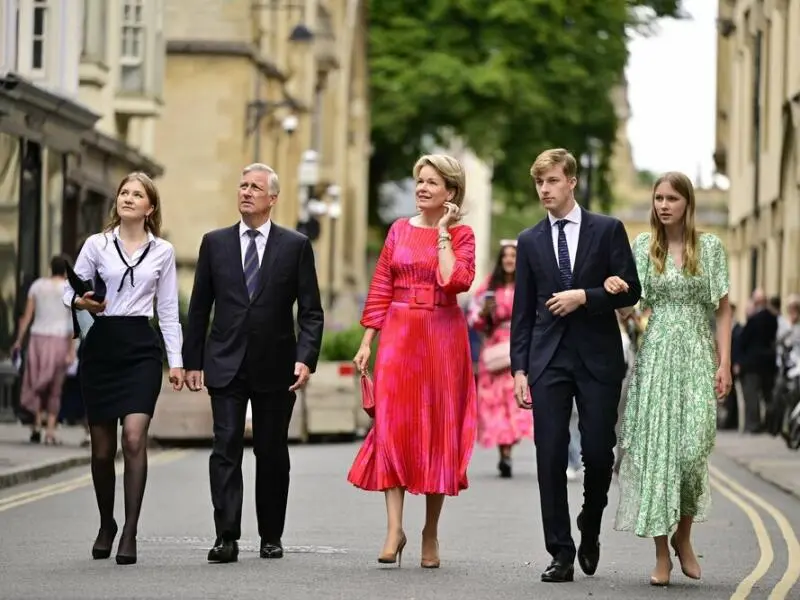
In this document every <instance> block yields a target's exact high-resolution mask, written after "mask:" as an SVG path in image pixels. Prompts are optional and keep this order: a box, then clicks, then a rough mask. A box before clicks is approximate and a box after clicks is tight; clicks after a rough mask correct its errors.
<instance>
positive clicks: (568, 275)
mask: <svg viewBox="0 0 800 600" xmlns="http://www.w3.org/2000/svg"><path fill="white" fill-rule="evenodd" d="M567 223H569V221H567V220H566V219H561V220H560V221H556V225H558V271H559V273H561V283H563V284H564V287H565V288H567V289H568V290H569V289H571V288H572V265H571V264H570V262H569V247H568V246H567V234H565V233H564V227H565V226H566V224H567Z"/></svg>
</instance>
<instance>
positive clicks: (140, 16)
mask: <svg viewBox="0 0 800 600" xmlns="http://www.w3.org/2000/svg"><path fill="white" fill-rule="evenodd" d="M143 4H144V2H143V1H142V0H124V1H123V3H122V48H121V52H120V88H121V89H122V91H124V92H143V91H144V63H145V27H144V6H143Z"/></svg>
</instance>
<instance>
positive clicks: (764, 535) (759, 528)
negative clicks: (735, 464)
mask: <svg viewBox="0 0 800 600" xmlns="http://www.w3.org/2000/svg"><path fill="white" fill-rule="evenodd" d="M709 479H710V481H711V485H712V487H714V488H715V489H716V490H717V491H718V492H719V493H720V494H722V495H723V496H725V497H726V498H727V499H728V500H730V501H731V502H733V503H734V504H735V505H736V506H738V507H739V508H740V509H741V510H742V512H743V513H744V514H745V515H746V516H747V518H748V519H749V520H750V524H751V525H752V526H753V532H755V534H756V540H758V550H759V558H758V562H757V563H756V566H755V567H753V570H752V571H750V573H749V574H748V575H747V577H745V578H744V579H742V581H741V582H740V583H739V585H738V586H737V587H736V591H734V592H733V594H732V595H731V598H730V600H745V599H746V598H747V597H748V596H749V595H750V592H751V591H752V590H753V586H754V585H755V584H756V583H758V581H759V580H760V579H761V578H762V577H764V575H766V574H767V572H768V571H769V568H770V566H772V561H773V560H774V559H775V551H774V550H773V548H772V542H771V541H770V538H769V533H768V532H767V528H766V526H765V525H764V521H763V519H762V518H761V516H759V514H758V511H756V509H755V508H753V507H752V506H751V505H750V504H748V503H747V502H745V501H744V500H742V499H741V498H740V497H739V496H737V495H736V494H735V493H734V492H733V491H731V490H730V489H728V488H727V487H725V486H724V485H723V484H722V482H721V481H720V480H719V479H716V478H715V477H713V476H712V477H710V478H709Z"/></svg>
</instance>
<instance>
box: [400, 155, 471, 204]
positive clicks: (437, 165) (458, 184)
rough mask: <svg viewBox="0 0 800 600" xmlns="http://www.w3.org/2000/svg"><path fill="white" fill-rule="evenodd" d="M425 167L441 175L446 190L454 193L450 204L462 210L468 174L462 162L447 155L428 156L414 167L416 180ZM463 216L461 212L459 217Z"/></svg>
mask: <svg viewBox="0 0 800 600" xmlns="http://www.w3.org/2000/svg"><path fill="white" fill-rule="evenodd" d="M423 167H432V168H433V169H434V170H435V171H436V172H437V173H438V174H439V176H440V177H441V178H442V179H443V180H444V186H445V188H447V189H448V190H450V191H451V192H453V199H452V200H450V202H452V203H453V204H455V205H456V206H457V207H458V208H461V206H462V204H464V196H465V195H466V193H467V174H466V173H465V172H464V166H463V165H462V164H461V162H459V161H458V159H455V158H453V157H452V156H448V155H447V154H426V155H425V156H421V157H420V159H419V160H418V161H417V162H416V164H415V165H414V169H413V171H412V173H413V175H414V179H416V178H417V177H419V172H420V171H421V170H422V168H423ZM461 214H463V213H462V212H461V211H459V216H460V215H461Z"/></svg>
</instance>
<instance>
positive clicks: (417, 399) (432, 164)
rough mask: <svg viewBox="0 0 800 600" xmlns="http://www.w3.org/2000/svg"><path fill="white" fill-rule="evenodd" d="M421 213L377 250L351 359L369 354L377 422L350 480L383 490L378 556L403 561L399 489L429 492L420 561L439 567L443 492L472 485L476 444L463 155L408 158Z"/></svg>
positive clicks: (471, 249) (364, 359) (362, 366)
mask: <svg viewBox="0 0 800 600" xmlns="http://www.w3.org/2000/svg"><path fill="white" fill-rule="evenodd" d="M413 174H414V179H415V180H416V201H417V209H418V210H419V214H418V215H416V216H414V217H412V218H410V219H399V220H397V221H395V222H394V223H393V224H392V226H391V228H390V229H389V233H388V235H387V237H386V241H385V243H384V245H383V249H382V250H381V254H380V257H379V258H378V264H377V266H376V268H375V273H374V275H373V277H372V282H371V283H370V287H369V294H368V296H367V301H366V305H365V306H364V312H363V314H362V317H361V325H362V326H363V327H364V328H365V330H366V331H365V332H364V337H363V338H362V341H361V347H360V349H359V350H358V353H357V354H356V356H355V358H354V359H353V362H354V363H355V364H356V366H357V367H358V369H359V370H360V371H361V372H362V373H363V372H366V369H367V365H368V364H369V356H370V353H371V350H370V344H371V343H372V340H373V339H374V337H375V335H376V334H377V333H378V331H380V332H381V337H380V341H379V345H378V354H377V359H376V361H375V373H374V385H375V388H374V389H375V425H374V426H373V428H372V430H371V431H370V432H369V434H368V435H367V437H366V439H365V440H364V444H363V445H362V447H361V449H360V451H359V452H358V455H357V456H356V458H355V461H354V462H353V466H352V467H351V469H350V472H349V474H348V477H347V478H348V481H350V483H352V484H353V485H355V486H357V487H359V488H361V489H364V490H368V491H382V492H384V494H385V497H386V517H387V533H386V539H385V541H384V544H383V550H382V551H381V553H380V555H379V557H378V562H379V563H390V564H391V563H398V564H399V563H400V560H401V558H402V553H403V548H405V545H406V539H407V538H406V534H405V532H404V530H403V502H404V498H405V493H406V492H409V493H411V494H424V495H425V526H424V528H423V530H422V559H421V563H420V564H421V566H422V567H423V568H437V567H439V564H440V559H439V541H438V540H439V517H440V515H441V511H442V506H443V505H444V499H445V496H456V495H458V494H459V492H461V490H464V489H466V488H467V486H468V480H467V467H468V466H469V461H470V458H471V456H472V450H473V447H474V445H475V427H476V424H475V412H476V403H475V381H474V376H473V373H472V361H471V357H470V348H469V338H468V334H467V322H466V319H465V318H464V312H463V311H462V309H461V307H460V306H459V305H458V300H457V294H459V293H461V292H466V291H467V290H469V288H470V286H471V285H472V280H473V279H474V277H475V234H474V233H473V231H472V228H471V227H469V226H468V225H463V224H459V223H458V221H459V219H460V218H461V206H462V203H463V201H464V193H465V186H466V175H465V173H464V167H463V166H462V165H461V163H460V162H459V161H457V160H456V159H455V158H452V157H450V156H445V155H441V154H433V155H427V156H423V157H422V158H420V159H419V160H418V161H417V163H416V164H415V165H414V170H413Z"/></svg>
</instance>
